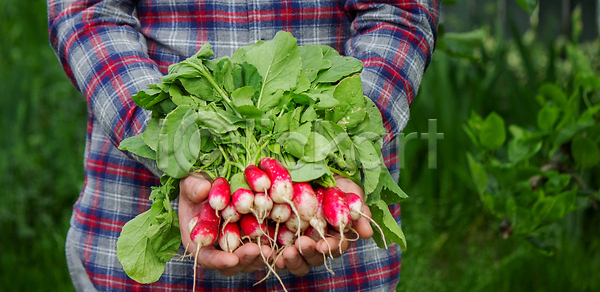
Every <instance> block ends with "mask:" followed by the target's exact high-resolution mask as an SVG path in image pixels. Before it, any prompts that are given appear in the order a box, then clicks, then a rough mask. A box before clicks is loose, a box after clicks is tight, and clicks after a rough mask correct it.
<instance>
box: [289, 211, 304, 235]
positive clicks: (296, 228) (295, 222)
mask: <svg viewBox="0 0 600 292" xmlns="http://www.w3.org/2000/svg"><path fill="white" fill-rule="evenodd" d="M285 226H286V227H287V228H288V229H289V230H290V231H292V232H296V234H300V233H302V232H304V231H305V230H306V229H307V228H308V227H309V226H310V224H309V223H308V221H306V220H302V219H298V216H296V214H294V215H292V216H291V217H290V219H288V221H285Z"/></svg>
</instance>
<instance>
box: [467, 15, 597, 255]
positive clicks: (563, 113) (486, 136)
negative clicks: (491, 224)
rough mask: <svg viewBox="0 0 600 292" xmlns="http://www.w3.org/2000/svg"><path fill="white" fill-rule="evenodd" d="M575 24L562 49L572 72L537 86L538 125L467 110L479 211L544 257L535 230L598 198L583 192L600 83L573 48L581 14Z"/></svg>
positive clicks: (590, 169)
mask: <svg viewBox="0 0 600 292" xmlns="http://www.w3.org/2000/svg"><path fill="white" fill-rule="evenodd" d="M573 19H574V25H573V30H574V31H573V39H572V42H571V43H568V44H566V46H565V52H566V56H567V63H568V64H570V67H571V70H572V72H571V74H569V75H566V76H565V77H568V78H567V79H561V80H557V81H556V82H552V83H542V84H541V85H540V86H539V88H538V90H537V92H538V94H537V96H536V97H535V100H536V101H537V103H538V104H539V106H538V111H537V113H532V114H535V115H536V117H537V125H536V126H533V127H527V126H520V125H517V124H510V125H509V126H508V127H506V126H505V121H504V119H503V118H502V117H501V116H500V115H498V114H497V113H496V112H492V113H490V114H489V115H488V116H487V117H485V118H482V117H481V116H480V115H478V114H477V113H475V112H473V113H472V114H471V117H470V119H469V120H468V121H467V123H466V125H464V130H465V131H466V133H467V135H468V136H469V138H470V139H471V141H472V142H473V144H474V145H475V146H476V147H477V149H478V151H477V152H476V153H467V159H468V164H469V169H470V171H471V176H472V180H473V182H474V184H475V187H476V190H477V192H478V194H479V197H480V199H481V201H482V203H483V205H484V207H485V208H486V209H487V210H488V211H489V212H490V213H492V214H493V215H494V216H496V217H498V218H500V219H502V220H503V221H502V223H501V224H500V231H501V233H502V236H503V237H504V238H508V236H510V235H511V234H518V235H523V236H525V237H526V238H527V239H528V240H529V241H530V242H531V243H532V244H534V246H536V247H538V248H540V249H542V250H544V251H546V252H548V253H552V247H550V246H549V245H547V244H546V243H544V242H543V240H541V239H539V238H538V237H536V235H535V231H537V230H538V229H539V228H541V227H543V226H545V225H548V224H550V223H552V222H555V221H558V220H560V219H562V218H563V217H564V216H565V215H566V214H567V213H569V212H572V211H574V210H576V209H578V208H586V207H588V206H590V205H591V206H594V207H595V208H597V200H598V199H599V198H600V196H599V195H600V192H599V191H598V190H595V189H591V188H590V187H589V182H590V181H592V180H593V177H594V174H596V173H595V172H597V171H598V170H599V169H600V167H599V163H600V148H599V145H600V123H599V120H600V100H599V97H600V96H599V95H598V91H599V89H600V78H598V76H597V75H596V74H595V72H594V71H593V70H592V67H591V66H590V60H589V59H588V57H587V56H586V55H585V54H584V53H583V52H582V51H581V50H580V49H579V47H578V44H577V40H578V36H579V33H580V32H581V26H580V25H577V24H578V23H579V21H580V17H579V14H577V13H575V14H574V18H573ZM507 128H508V132H509V134H510V135H509V137H510V141H508V143H505V142H506V140H507V133H506V129H507ZM596 175H597V174H596Z"/></svg>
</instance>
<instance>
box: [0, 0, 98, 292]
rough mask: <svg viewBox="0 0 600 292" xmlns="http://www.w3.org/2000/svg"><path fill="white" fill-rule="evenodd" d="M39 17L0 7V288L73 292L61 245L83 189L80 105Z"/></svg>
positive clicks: (21, 4)
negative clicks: (76, 201)
mask: <svg viewBox="0 0 600 292" xmlns="http://www.w3.org/2000/svg"><path fill="white" fill-rule="evenodd" d="M45 15H46V3H45V1H16V0H5V1H1V2H0V18H1V19H2V21H1V22H0V39H1V40H2V41H1V42H0V43H1V45H0V108H2V114H1V115H0V129H2V131H0V145H1V147H0V157H2V159H0V173H1V174H2V175H1V176H0V185H2V191H1V192H0V202H2V203H1V204H0V233H1V234H2V236H0V246H1V247H2V255H1V260H0V283H2V290H3V291H72V290H73V287H72V284H71V282H70V278H69V274H68V270H67V268H66V260H65V254H64V242H65V236H66V232H67V229H68V225H69V222H68V220H69V217H70V215H71V210H72V205H73V203H75V200H76V199H77V195H78V193H79V191H80V190H81V187H82V186H83V148H84V143H85V127H86V107H85V101H84V99H83V98H82V97H81V95H80V94H79V93H78V92H77V91H76V90H75V89H74V87H73V86H72V85H71V83H70V82H69V80H68V79H67V78H66V75H65V74H64V72H63V71H62V68H61V67H60V64H59V63H58V61H57V58H56V56H55V55H54V53H53V52H52V50H51V49H50V46H49V44H48V34H47V24H46V18H45ZM32 16H34V17H32Z"/></svg>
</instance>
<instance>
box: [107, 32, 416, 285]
mask: <svg viewBox="0 0 600 292" xmlns="http://www.w3.org/2000/svg"><path fill="white" fill-rule="evenodd" d="M212 57H213V51H212V49H211V47H210V44H204V45H203V46H202V48H200V50H199V51H198V52H197V53H196V54H195V55H194V56H191V57H189V58H188V59H186V60H184V61H182V62H180V63H176V64H172V65H171V66H169V74H168V75H165V76H163V78H162V80H161V81H160V82H159V83H157V84H151V85H149V88H148V89H144V90H141V91H140V92H138V93H137V94H136V95H134V96H132V97H133V99H134V101H135V103H136V104H137V105H138V106H140V107H142V108H144V109H146V110H149V111H151V112H152V115H151V119H150V121H149V122H148V124H147V127H146V130H145V131H144V132H143V133H141V134H139V135H137V136H133V137H129V138H127V139H125V140H123V141H122V142H121V143H120V146H119V149H122V150H126V151H128V152H130V153H132V154H136V155H138V156H141V157H145V158H148V159H152V160H154V161H156V166H157V167H158V168H159V169H160V170H161V171H162V172H163V173H164V174H163V176H162V177H161V186H160V187H154V188H153V189H152V193H151V195H150V198H149V199H150V200H151V201H152V207H151V208H150V209H149V210H148V211H146V212H144V213H142V214H139V215H138V216H136V217H135V218H133V219H132V220H131V221H129V222H128V223H127V224H125V226H123V229H122V232H121V236H120V237H119V240H118V241H117V257H118V258H119V261H120V262H121V263H122V265H123V269H124V270H125V272H126V273H127V275H129V276H130V277H131V278H132V279H134V280H136V281H138V282H142V283H151V282H154V281H157V280H158V279H159V277H160V276H161V275H162V273H163V271H164V266H165V263H166V262H167V261H168V260H170V259H171V257H172V256H173V255H174V254H175V253H176V252H177V249H178V248H179V244H180V243H181V234H180V226H179V218H178V215H177V212H176V211H175V210H174V208H173V207H172V206H171V201H172V200H173V199H175V198H176V197H177V196H178V195H179V187H178V186H179V181H180V180H181V179H183V178H185V177H187V176H188V175H190V173H199V172H200V173H203V174H206V175H207V176H208V177H210V178H211V180H212V181H213V182H212V188H211V190H210V191H209V195H208V200H207V203H205V204H204V205H203V206H202V208H201V212H200V214H198V216H196V217H195V218H193V220H191V222H190V224H189V226H188V229H189V230H188V231H189V232H190V238H191V241H192V242H194V243H196V244H197V245H198V248H202V247H205V246H210V245H213V244H215V243H216V242H218V243H219V246H220V247H221V249H222V250H224V251H234V250H235V249H236V248H238V247H239V246H240V245H241V244H243V243H244V242H248V241H252V242H255V243H257V244H259V245H261V244H266V245H269V246H271V248H272V250H275V251H276V252H275V253H273V256H272V257H270V258H268V259H267V258H264V259H263V260H264V261H265V263H266V264H267V266H268V267H269V268H270V270H271V271H273V272H274V269H273V267H272V265H273V262H275V261H276V260H277V256H278V254H281V251H283V250H284V249H285V247H287V246H289V245H291V244H293V243H294V242H295V241H296V238H299V237H300V235H306V236H309V237H311V238H313V239H315V241H318V240H320V239H326V238H327V237H328V236H330V237H336V238H339V239H340V242H343V241H347V240H349V239H348V238H347V237H350V236H346V235H345V233H346V232H353V228H352V221H353V220H356V219H359V218H360V217H361V216H364V214H363V213H362V208H363V205H367V206H368V207H369V209H370V211H371V214H372V217H373V219H371V218H370V217H367V216H364V217H366V218H368V219H371V222H372V223H374V224H373V225H374V226H376V227H377V228H378V229H379V231H380V232H379V233H375V234H373V239H374V240H375V241H376V242H377V244H378V246H380V247H382V248H385V247H387V244H388V243H391V242H393V243H397V244H399V245H400V248H401V249H404V248H405V247H406V242H405V239H404V235H403V233H402V231H401V230H400V227H399V226H398V224H397V223H396V221H395V220H394V218H393V216H392V215H391V213H390V212H389V208H388V205H390V204H394V203H398V202H400V201H402V200H403V199H405V198H406V197H407V196H406V194H404V192H402V190H401V189H400V188H399V187H398V185H397V183H396V182H395V181H394V179H393V178H392V176H391V175H390V173H389V171H388V169H387V168H386V167H385V165H384V157H383V155H382V153H381V147H382V146H383V137H384V135H386V130H385V128H384V126H383V119H382V115H381V112H380V111H379V109H378V108H377V106H376V105H375V103H374V102H373V101H372V100H371V99H369V98H368V97H366V96H364V94H363V89H362V81H361V78H360V74H359V73H360V72H361V70H362V62H361V61H360V60H358V59H354V58H351V57H346V56H341V55H340V54H339V53H338V52H336V51H335V50H334V49H333V48H331V47H327V46H320V45H304V46H298V45H297V42H296V39H295V38H294V37H293V36H292V35H291V34H290V33H288V32H278V33H277V34H276V35H275V37H274V38H273V40H270V41H259V42H257V43H255V44H252V45H249V46H245V47H241V48H238V49H237V50H236V51H235V53H234V54H233V55H232V56H230V57H220V58H212ZM334 176H341V177H345V178H347V179H349V180H351V181H353V182H354V183H356V184H357V185H358V186H360V187H361V188H362V189H363V191H364V194H365V195H364V198H361V197H359V196H358V195H356V194H346V193H344V192H342V191H341V190H340V189H338V188H337V187H336V180H335V178H334ZM363 199H364V201H363ZM375 222H376V223H375ZM183 229H185V226H184V228H183ZM328 229H329V230H328ZM338 232H339V235H337V233H338ZM354 232H355V231H354ZM348 234H351V233H348ZM355 234H356V232H355ZM324 241H325V242H326V243H327V242H328V241H327V240H324ZM340 246H341V245H340ZM329 250H330V251H331V248H329ZM340 253H341V247H340ZM324 256H325V255H324ZM330 256H331V254H330ZM263 257H264V255H263ZM275 275H276V274H275Z"/></svg>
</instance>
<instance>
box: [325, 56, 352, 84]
mask: <svg viewBox="0 0 600 292" xmlns="http://www.w3.org/2000/svg"><path fill="white" fill-rule="evenodd" d="M328 60H329V61H331V67H330V68H329V69H327V70H325V71H322V72H321V73H320V74H319V75H318V77H317V79H316V80H315V82H316V83H334V82H338V81H340V80H341V79H342V78H344V77H346V76H350V75H352V74H355V73H359V72H360V71H362V68H363V63H362V61H360V60H358V59H356V58H352V57H345V56H339V55H338V56H332V57H330V58H328Z"/></svg>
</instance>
